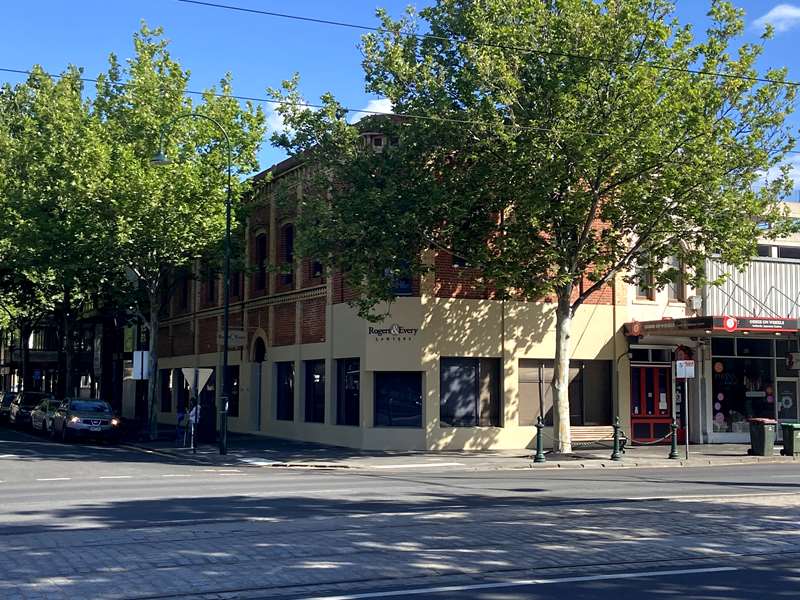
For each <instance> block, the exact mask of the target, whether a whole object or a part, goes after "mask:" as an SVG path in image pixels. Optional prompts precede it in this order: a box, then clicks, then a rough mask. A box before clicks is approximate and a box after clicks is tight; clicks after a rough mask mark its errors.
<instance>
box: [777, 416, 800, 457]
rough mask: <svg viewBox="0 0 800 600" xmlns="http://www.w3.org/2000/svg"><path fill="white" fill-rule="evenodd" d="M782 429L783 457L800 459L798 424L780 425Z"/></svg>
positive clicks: (799, 424) (799, 427)
mask: <svg viewBox="0 0 800 600" xmlns="http://www.w3.org/2000/svg"><path fill="white" fill-rule="evenodd" d="M781 429H783V449H782V450H781V454H782V455H783V456H795V457H800V423H781Z"/></svg>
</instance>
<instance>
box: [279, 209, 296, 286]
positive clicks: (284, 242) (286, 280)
mask: <svg viewBox="0 0 800 600" xmlns="http://www.w3.org/2000/svg"><path fill="white" fill-rule="evenodd" d="M278 254H279V258H280V262H281V269H282V271H283V272H282V274H281V283H282V284H284V285H291V284H292V281H293V279H292V271H293V268H294V225H292V224H291V223H287V224H286V225H284V226H283V227H281V238H280V247H279V253H278Z"/></svg>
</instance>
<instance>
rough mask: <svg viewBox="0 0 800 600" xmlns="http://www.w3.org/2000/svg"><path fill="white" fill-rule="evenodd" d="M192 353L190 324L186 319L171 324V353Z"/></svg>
mask: <svg viewBox="0 0 800 600" xmlns="http://www.w3.org/2000/svg"><path fill="white" fill-rule="evenodd" d="M185 354H194V336H193V335H192V324H191V323H190V322H188V321H186V322H183V323H178V324H176V325H173V326H172V355H173V356H183V355H185Z"/></svg>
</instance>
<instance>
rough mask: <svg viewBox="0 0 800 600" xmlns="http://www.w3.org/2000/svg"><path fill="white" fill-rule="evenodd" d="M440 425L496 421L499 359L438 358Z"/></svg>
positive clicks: (483, 424)
mask: <svg viewBox="0 0 800 600" xmlns="http://www.w3.org/2000/svg"><path fill="white" fill-rule="evenodd" d="M439 420H440V424H441V426H442V427H477V426H481V427H497V426H499V425H500V359H497V358H442V359H441V366H440V380H439Z"/></svg>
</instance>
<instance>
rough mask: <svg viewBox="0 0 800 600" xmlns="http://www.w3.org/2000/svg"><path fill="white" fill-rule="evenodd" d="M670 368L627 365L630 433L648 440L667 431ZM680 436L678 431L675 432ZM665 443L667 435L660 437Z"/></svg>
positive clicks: (636, 437) (658, 437)
mask: <svg viewBox="0 0 800 600" xmlns="http://www.w3.org/2000/svg"><path fill="white" fill-rule="evenodd" d="M672 401H673V398H672V368H671V367H667V366H651V365H647V366H636V365H633V366H631V433H632V437H633V439H634V440H636V441H639V442H652V441H655V440H659V439H661V438H664V437H665V436H667V435H669V433H670V425H671V424H672ZM678 433H679V436H680V433H681V432H680V431H679V432H678ZM663 443H665V444H668V443H669V439H666V440H664V442H663Z"/></svg>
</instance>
